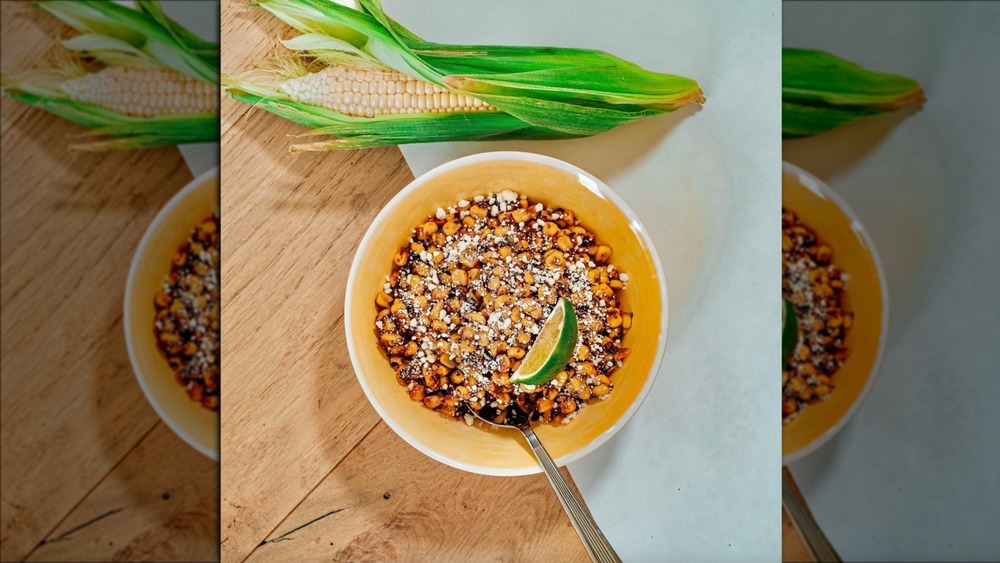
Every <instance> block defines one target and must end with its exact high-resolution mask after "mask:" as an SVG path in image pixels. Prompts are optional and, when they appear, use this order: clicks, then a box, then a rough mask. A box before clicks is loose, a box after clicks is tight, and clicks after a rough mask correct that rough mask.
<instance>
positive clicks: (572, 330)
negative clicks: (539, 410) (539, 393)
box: [510, 298, 578, 385]
mask: <svg viewBox="0 0 1000 563" xmlns="http://www.w3.org/2000/svg"><path fill="white" fill-rule="evenodd" d="M577 337H578V327H577V318H576V312H575V311H574V310H573V305H572V304H571V303H570V302H569V300H568V299H565V298H563V299H560V300H559V302H558V303H557V304H556V307H555V308H554V309H553V310H552V313H551V314H550V315H549V318H548V319H546V320H545V324H543V325H542V329H541V330H540V331H539V332H538V336H537V337H536V338H535V344H534V345H533V346H532V347H531V349H530V350H528V353H527V354H526V355H525V356H524V360H522V361H521V365H520V367H518V368H517V371H516V372H514V375H512V376H511V378H510V382H511V383H514V384H521V385H542V384H545V383H548V382H549V381H551V380H552V379H554V378H555V377H556V376H557V375H558V374H559V372H560V371H562V370H563V369H565V367H566V365H567V364H568V363H569V362H570V360H572V359H573V351H574V350H575V349H576V341H577Z"/></svg>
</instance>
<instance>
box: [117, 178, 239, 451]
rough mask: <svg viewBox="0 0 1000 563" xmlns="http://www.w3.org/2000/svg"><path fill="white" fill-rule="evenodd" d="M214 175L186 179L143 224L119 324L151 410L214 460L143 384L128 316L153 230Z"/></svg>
mask: <svg viewBox="0 0 1000 563" xmlns="http://www.w3.org/2000/svg"><path fill="white" fill-rule="evenodd" d="M213 178H214V179H216V181H217V182H218V179H219V168H218V167H215V168H212V169H211V170H208V171H206V172H204V173H202V174H200V175H198V176H197V177H196V178H194V179H192V180H191V181H190V182H188V183H187V185H185V186H184V187H183V188H181V189H180V190H179V191H178V192H177V193H175V194H174V195H173V196H172V197H171V198H170V200H169V201H167V203H166V205H164V206H163V207H161V208H160V210H159V211H158V212H157V213H156V217H154V218H153V221H152V222H150V223H149V226H148V227H146V232H145V233H143V235H142V239H140V240H139V246H138V247H136V249H135V254H133V255H132V264H131V265H130V266H129V269H128V278H127V280H126V282H125V293H124V299H123V301H122V311H124V314H123V316H124V318H125V319H124V322H123V323H122V324H123V328H124V330H125V348H126V349H127V350H128V358H129V363H131V364H132V373H133V374H134V375H135V379H136V381H138V382H139V387H140V388H142V394H143V395H145V396H146V400H147V401H149V404H150V405H152V407H153V410H155V411H156V414H157V415H158V416H159V417H160V420H162V421H163V422H165V423H166V424H167V426H168V427H169V428H170V429H171V430H173V432H174V434H176V435H178V436H180V438H181V439H182V440H184V441H185V442H187V443H188V445H189V446H191V447H192V448H194V449H196V450H198V451H199V452H201V454H202V455H205V456H206V457H209V458H211V459H214V460H215V461H219V449H212V448H210V447H208V446H206V445H205V444H202V443H201V442H199V441H197V440H195V439H194V438H193V437H192V436H190V435H188V434H187V433H186V432H185V431H184V429H183V428H182V427H181V426H180V424H178V423H177V422H176V421H174V420H173V419H172V418H171V417H170V415H169V413H167V411H166V409H165V408H164V407H163V405H161V404H160V402H159V401H158V400H157V399H156V396H155V395H154V394H153V392H152V390H151V389H150V388H149V386H148V385H147V384H146V376H145V375H143V374H142V371H141V369H140V367H139V360H138V357H137V353H136V351H135V347H136V344H135V342H134V341H133V339H132V322H131V318H130V317H131V316H130V315H129V314H128V311H129V307H130V305H129V303H130V302H131V296H132V292H133V290H134V289H135V279H136V277H137V275H138V271H139V264H140V262H142V257H143V256H145V254H146V250H147V248H148V247H149V245H150V244H152V241H153V233H155V232H156V230H157V229H158V228H159V226H160V224H161V223H163V222H164V221H166V218H167V216H169V215H170V212H171V211H173V209H174V208H175V207H177V206H178V205H180V202H182V201H184V200H185V199H186V198H187V197H188V196H189V195H190V194H191V193H192V192H194V191H195V190H197V189H198V188H200V187H201V186H202V185H204V184H205V183H207V182H209V181H210V180H212V179H213Z"/></svg>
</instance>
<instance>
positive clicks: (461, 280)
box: [451, 269, 469, 286]
mask: <svg viewBox="0 0 1000 563" xmlns="http://www.w3.org/2000/svg"><path fill="white" fill-rule="evenodd" d="M451 282H452V283H453V284H455V285H457V286H466V285H469V274H468V273H466V271H465V270H462V269H455V270H453V271H452V272H451Z"/></svg>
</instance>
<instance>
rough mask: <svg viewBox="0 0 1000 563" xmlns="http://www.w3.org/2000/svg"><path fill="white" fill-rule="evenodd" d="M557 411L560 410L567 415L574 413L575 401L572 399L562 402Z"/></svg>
mask: <svg viewBox="0 0 1000 563" xmlns="http://www.w3.org/2000/svg"><path fill="white" fill-rule="evenodd" d="M559 410H561V411H562V413H563V414H569V413H571V412H573V411H575V410H576V401H574V400H572V399H568V400H564V401H562V404H560V405H559Z"/></svg>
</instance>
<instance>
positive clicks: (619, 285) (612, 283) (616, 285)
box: [608, 280, 625, 289]
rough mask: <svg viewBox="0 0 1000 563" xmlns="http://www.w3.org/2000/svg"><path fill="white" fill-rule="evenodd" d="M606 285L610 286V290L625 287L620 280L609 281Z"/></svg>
mask: <svg viewBox="0 0 1000 563" xmlns="http://www.w3.org/2000/svg"><path fill="white" fill-rule="evenodd" d="M608 285H609V286H611V289H621V288H623V287H625V284H623V283H622V280H611V281H609V282H608Z"/></svg>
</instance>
